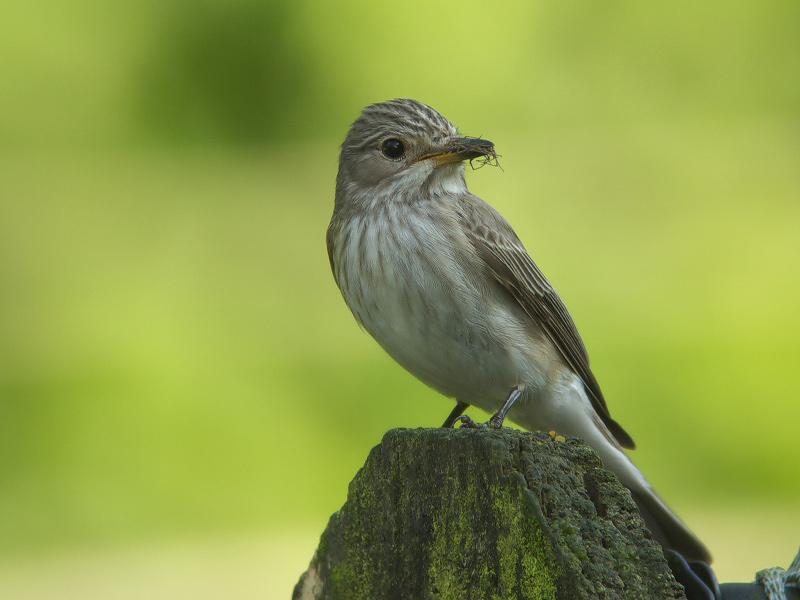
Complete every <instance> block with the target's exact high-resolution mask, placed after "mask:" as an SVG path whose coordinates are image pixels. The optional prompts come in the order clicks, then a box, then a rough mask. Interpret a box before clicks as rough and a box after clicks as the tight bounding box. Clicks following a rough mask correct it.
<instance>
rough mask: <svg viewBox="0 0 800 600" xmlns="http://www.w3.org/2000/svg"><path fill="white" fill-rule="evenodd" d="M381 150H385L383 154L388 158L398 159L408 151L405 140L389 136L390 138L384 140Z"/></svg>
mask: <svg viewBox="0 0 800 600" xmlns="http://www.w3.org/2000/svg"><path fill="white" fill-rule="evenodd" d="M381 152H383V155H384V156H385V157H386V158H391V159H392V160H397V159H398V158H401V157H402V156H403V154H405V153H406V147H405V145H404V144H403V142H401V141H400V140H398V139H397V138H389V139H388V140H383V144H381Z"/></svg>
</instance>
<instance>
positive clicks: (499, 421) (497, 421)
mask: <svg viewBox="0 0 800 600" xmlns="http://www.w3.org/2000/svg"><path fill="white" fill-rule="evenodd" d="M523 391H525V386H524V385H522V384H517V385H515V386H514V387H513V388H511V392H510V393H509V394H508V398H506V401H505V402H504V403H503V406H501V407H500V410H498V411H497V412H496V413H494V415H492V418H491V419H489V427H491V428H493V429H500V428H501V427H502V426H503V421H505V420H506V415H507V414H508V411H510V410H511V409H512V408H513V407H514V405H515V404H516V403H517V400H519V399H520V396H522V392H523Z"/></svg>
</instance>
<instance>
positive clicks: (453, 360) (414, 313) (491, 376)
mask: <svg viewBox="0 0 800 600" xmlns="http://www.w3.org/2000/svg"><path fill="white" fill-rule="evenodd" d="M332 258H333V262H334V267H335V273H336V278H337V282H338V284H339V287H340V288H341V290H342V294H343V296H344V299H345V301H346V302H347V304H348V306H349V307H350V309H351V310H352V312H353V314H354V315H355V317H356V319H357V320H358V321H359V323H360V324H361V325H362V326H363V327H364V328H365V329H366V330H367V331H368V332H369V333H370V334H371V335H372V336H373V337H374V338H375V339H376V340H377V341H378V343H380V344H381V346H383V348H384V349H385V350H386V351H387V352H388V353H389V354H390V355H391V356H392V357H393V358H394V359H395V360H397V361H398V362H399V363H400V364H401V365H403V366H404V367H405V368H406V369H408V370H409V371H411V372H412V373H413V374H415V375H416V376H417V377H419V378H420V379H422V380H423V381H425V382H426V383H428V384H429V385H432V386H433V387H435V388H437V389H439V390H440V391H441V392H443V393H445V394H447V395H450V396H457V397H461V398H464V397H465V396H466V395H468V394H474V393H479V394H482V396H493V397H494V396H496V397H498V399H499V400H498V401H501V400H502V399H503V398H502V395H503V393H504V392H505V391H507V389H508V388H509V387H510V386H511V385H514V384H515V383H517V381H519V380H521V377H522V373H523V372H524V375H525V377H529V376H530V375H531V374H532V373H531V368H530V366H529V364H528V363H529V362H530V360H528V356H527V352H528V348H529V346H530V344H529V341H530V337H529V336H530V328H529V327H528V325H527V324H526V323H524V322H523V319H522V318H521V317H520V315H519V314H518V312H519V311H514V310H512V307H511V306H509V305H508V304H507V302H506V301H505V299H504V298H501V297H498V295H497V294H496V287H495V286H494V283H493V281H492V280H491V278H490V276H489V275H488V273H486V272H485V268H482V266H481V264H480V261H479V259H478V257H477V256H476V255H475V253H474V250H473V248H472V246H471V245H470V244H469V242H468V241H467V240H466V237H465V236H464V235H463V233H462V232H461V229H460V228H459V227H458V225H457V223H456V222H454V220H451V219H450V217H449V216H448V215H446V214H445V215H442V214H441V213H437V212H436V211H435V209H434V208H433V207H427V208H425V207H419V208H415V209H413V210H412V209H409V210H405V211H392V210H383V211H375V212H374V213H370V214H361V215H357V216H353V217H352V218H350V219H349V220H348V221H347V222H345V223H343V224H342V225H341V226H340V227H339V229H338V231H337V233H336V235H335V238H334V244H333V255H332Z"/></svg>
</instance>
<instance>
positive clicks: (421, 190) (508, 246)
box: [326, 99, 711, 563]
mask: <svg viewBox="0 0 800 600" xmlns="http://www.w3.org/2000/svg"><path fill="white" fill-rule="evenodd" d="M496 158H497V153H496V150H495V147H494V144H493V143H492V142H491V141H489V140H486V139H483V138H482V137H464V136H461V135H460V133H459V131H458V129H457V128H456V127H455V126H454V125H453V124H452V123H451V122H450V121H449V120H448V119H447V118H445V117H444V116H443V115H442V114H441V113H439V112H438V111H437V110H435V109H434V108H432V107H430V106H428V105H426V104H423V103H422V102H419V101H416V100H412V99H395V100H389V101H385V102H379V103H375V104H371V105H369V106H367V107H366V108H364V109H363V111H362V112H361V114H360V116H359V117H358V118H357V119H356V120H355V121H354V122H353V124H352V125H351V127H350V129H349V131H348V133H347V135H346V137H345V139H344V142H343V143H342V146H341V151H340V156H339V170H338V174H337V177H336V192H335V202H334V209H333V215H332V217H331V221H330V224H329V226H328V229H327V236H326V238H327V240H326V241H327V249H328V257H329V259H330V266H331V270H332V272H333V276H334V279H335V281H336V284H337V286H338V287H339V290H340V291H341V294H342V296H343V298H344V300H345V302H346V304H347V306H348V307H349V308H350V310H351V312H352V313H353V316H354V317H355V319H356V321H357V322H358V324H359V325H360V326H361V327H362V328H363V329H364V330H366V331H367V332H368V333H369V334H370V335H371V336H372V337H373V338H374V339H375V340H376V341H377V342H378V344H380V345H381V346H382V347H383V349H384V350H385V351H386V352H387V353H388V354H389V355H390V356H391V357H392V358H393V359H394V360H395V361H396V362H398V363H399V364H400V365H401V366H403V367H404V368H405V369H407V370H408V371H410V372H411V373H412V374H413V375H415V376H416V377H417V378H418V379H420V380H421V381H423V382H424V383H426V384H427V385H429V386H430V387H432V388H434V389H436V390H438V391H439V392H440V393H441V394H443V395H444V396H447V397H449V398H451V399H454V400H455V401H456V404H455V406H454V408H453V410H452V412H451V413H450V415H449V416H448V418H447V419H446V420H445V423H444V426H447V427H452V426H454V425H455V424H457V423H458V422H461V423H462V426H464V425H466V426H476V424H475V423H474V422H473V421H472V420H471V419H469V418H468V417H467V416H466V415H463V414H462V413H463V412H464V410H465V409H466V408H468V407H469V406H477V407H478V408H481V409H483V410H485V411H487V412H489V413H493V416H492V418H491V419H490V421H489V422H488V424H487V426H490V427H501V426H502V425H503V422H504V419H505V417H506V415H508V418H509V419H510V420H512V421H514V422H515V423H517V424H519V425H520V426H522V427H524V428H526V429H528V430H532V431H557V432H559V434H562V435H569V436H574V437H577V438H580V439H582V440H584V441H585V442H587V443H588V444H589V445H590V446H592V448H593V449H594V450H595V451H596V453H597V454H598V456H599V457H600V459H601V461H602V462H603V464H604V465H605V467H606V468H608V469H610V470H611V471H612V472H614V473H615V474H616V475H617V477H618V478H619V480H620V481H621V482H622V483H623V485H625V486H626V487H627V488H628V489H629V490H630V492H631V495H632V497H633V499H634V501H635V502H636V504H637V506H638V508H639V511H640V513H641V515H642V517H643V519H644V521H645V523H646V524H647V526H648V528H649V529H650V531H651V532H652V534H653V536H654V538H655V539H656V540H657V541H658V542H659V543H660V544H661V545H662V546H663V547H664V548H665V549H669V550H674V551H676V552H678V553H680V554H681V555H683V556H684V557H685V558H686V559H687V560H693V561H702V562H705V563H710V562H711V555H710V553H709V551H708V550H707V548H706V547H705V546H704V545H703V543H702V542H701V541H700V540H699V539H698V538H697V537H696V536H695V535H694V534H693V533H692V532H691V531H690V530H689V528H688V527H687V526H686V525H685V524H684V523H683V522H682V521H681V520H680V519H679V518H678V517H677V516H676V514H675V513H674V512H673V511H672V510H671V509H670V508H669V507H668V506H667V504H666V503H665V502H664V501H663V500H662V499H661V498H660V496H658V495H657V494H656V492H655V491H654V490H653V488H652V486H651V485H650V484H649V483H648V481H647V480H646V479H645V477H644V475H643V474H642V473H641V471H639V469H638V468H637V467H636V466H635V465H634V463H633V462H632V461H631V459H630V458H629V457H628V455H627V454H626V453H625V451H624V450H625V449H634V448H635V444H634V442H633V439H632V438H631V436H630V435H629V434H628V433H627V432H626V431H625V429H623V428H622V426H621V425H619V423H617V422H616V421H615V420H614V419H613V418H612V417H611V414H610V412H609V409H608V406H607V405H606V401H605V399H604V397H603V393H602V391H601V389H600V385H599V384H598V382H597V379H596V378H595V376H594V374H593V373H592V369H591V368H590V366H589V357H588V353H587V350H586V347H585V345H584V343H583V341H582V339H581V336H580V334H579V333H578V330H577V328H576V326H575V323H574V322H573V320H572V317H571V316H570V314H569V312H568V311H567V308H566V306H565V304H564V302H563V301H562V300H561V298H560V296H559V295H558V293H557V292H556V290H555V289H554V288H553V286H552V285H551V284H550V282H549V281H548V279H547V278H546V277H545V276H544V274H543V273H542V271H541V270H540V269H539V267H538V266H537V265H536V263H534V261H533V259H532V258H531V257H530V255H529V254H528V252H527V250H526V249H525V246H524V245H523V243H522V241H520V238H519V237H518V236H517V234H516V233H515V232H514V230H513V229H512V227H511V225H509V223H508V222H507V221H506V220H505V219H504V218H503V217H502V216H501V215H500V213H499V212H497V210H495V209H494V208H493V207H492V206H490V205H489V204H488V203H486V202H484V201H483V200H482V199H480V198H478V197H477V196H475V195H474V194H472V193H470V191H469V189H468V188H467V184H466V180H465V162H466V161H474V160H476V159H477V160H484V161H492V160H496Z"/></svg>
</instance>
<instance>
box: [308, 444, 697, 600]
mask: <svg viewBox="0 0 800 600" xmlns="http://www.w3.org/2000/svg"><path fill="white" fill-rule="evenodd" d="M293 597H294V599H295V600H312V599H313V600H317V599H326V600H328V599H331V600H339V599H346V600H350V599H352V600H362V599H363V600H367V599H369V600H378V599H384V598H385V599H395V598H397V599H400V598H403V599H408V598H413V599H417V598H419V599H432V600H433V599H437V600H451V599H452V600H464V599H475V600H488V599H498V600H499V599H503V600H507V599H520V600H521V599H534V598H535V599H545V598H559V599H569V600H581V599H587V600H588V599H592V600H595V599H598V598H608V599H612V598H613V599H618V598H642V599H646V600H656V599H659V600H660V599H664V600H666V599H675V598H684V594H683V588H682V587H681V586H680V585H679V584H678V583H677V582H676V581H675V579H674V578H673V577H672V574H671V573H670V570H669V568H668V566H667V563H666V561H665V560H664V556H663V554H662V551H661V548H660V546H659V545H658V544H657V543H656V542H655V541H654V540H653V539H652V536H651V535H650V533H649V532H648V531H647V529H646V527H645V525H644V523H643V522H642V520H641V518H640V516H639V513H638V511H637V509H636V506H635V505H634V503H633V500H632V499H631V496H630V493H629V492H628V491H627V490H626V489H625V488H624V487H623V486H622V485H621V484H620V483H619V482H618V481H617V479H616V477H615V476H614V475H613V474H611V473H610V472H608V471H606V470H605V469H604V468H603V467H602V465H601V463H600V460H599V459H598V458H597V456H596V455H595V453H594V452H593V451H592V450H591V448H589V447H588V446H587V445H586V444H584V443H582V442H580V441H578V440H573V439H570V440H567V441H555V440H553V439H551V438H550V437H549V436H548V435H546V434H538V433H524V432H520V431H515V430H511V429H502V430H499V431H498V430H468V429H457V430H453V429H450V430H446V429H396V430H392V431H389V432H388V433H387V434H386V435H385V437H384V438H383V441H382V442H381V444H380V445H378V446H376V447H375V448H373V450H372V452H371V453H370V455H369V458H368V459H367V462H366V464H365V465H364V466H363V467H362V469H361V470H360V471H359V472H358V474H357V475H356V477H355V479H353V481H352V482H351V484H350V489H349V493H348V498H347V502H346V503H345V505H344V506H343V507H342V508H341V510H339V511H338V512H337V513H335V514H334V515H333V516H332V517H331V520H330V522H329V523H328V527H327V528H326V530H325V532H324V533H323V534H322V538H321V541H320V545H319V548H318V549H317V551H316V553H315V555H314V558H313V560H312V561H311V565H310V567H309V569H308V571H306V573H305V574H304V575H303V576H302V577H301V579H300V581H299V583H298V584H297V586H296V588H295V591H294V596H293Z"/></svg>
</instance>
